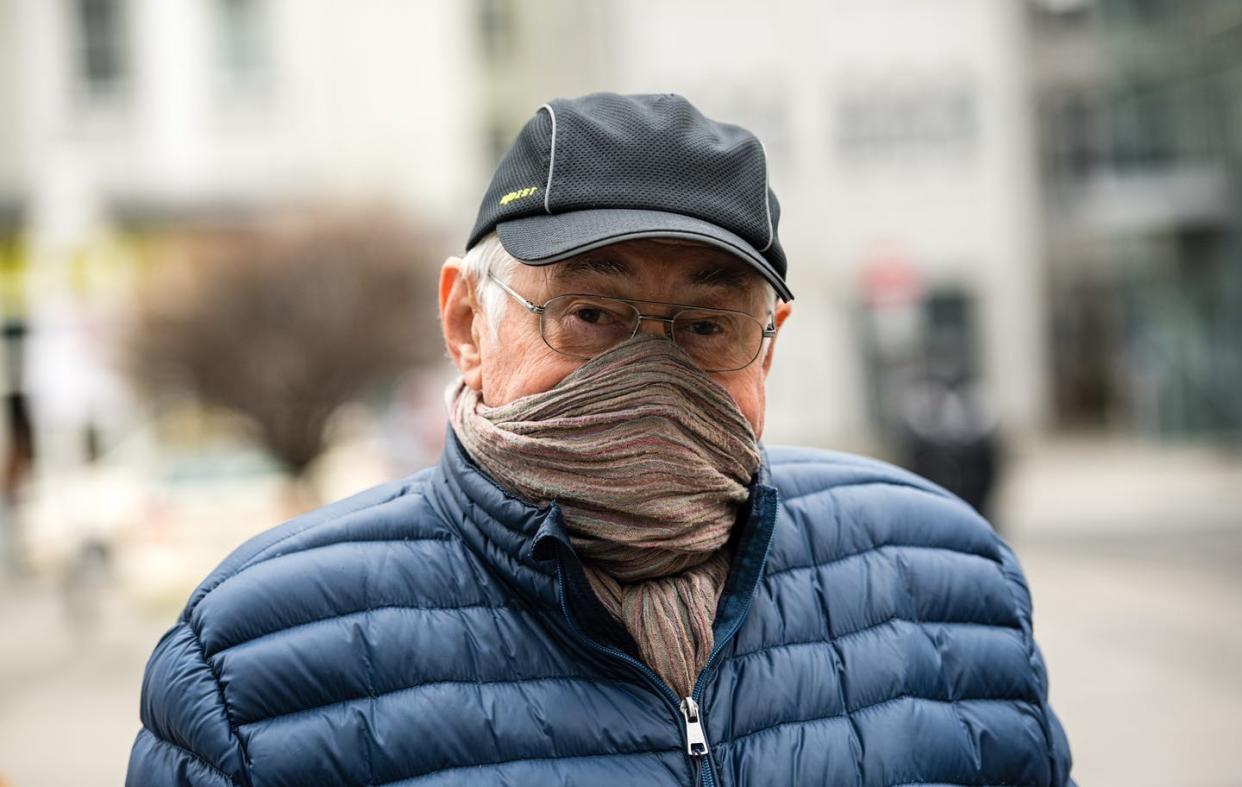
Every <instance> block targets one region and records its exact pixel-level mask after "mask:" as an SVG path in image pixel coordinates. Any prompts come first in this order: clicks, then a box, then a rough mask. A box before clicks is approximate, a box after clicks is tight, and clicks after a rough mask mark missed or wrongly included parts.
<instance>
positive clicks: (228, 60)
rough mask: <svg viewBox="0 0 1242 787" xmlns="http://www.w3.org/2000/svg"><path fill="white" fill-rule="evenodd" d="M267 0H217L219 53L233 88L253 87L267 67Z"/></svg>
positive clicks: (224, 70)
mask: <svg viewBox="0 0 1242 787" xmlns="http://www.w3.org/2000/svg"><path fill="white" fill-rule="evenodd" d="M264 6H265V2H264V0H216V7H217V21H218V27H217V32H218V40H217V46H218V54H219V62H220V66H221V70H222V71H223V72H224V77H225V80H226V83H227V87H228V88H230V89H252V88H255V87H257V86H259V84H260V83H261V81H262V78H263V75H264V72H265V70H266V66H267V51H266V47H265V45H264V44H265V41H266V39H267V36H266V32H265V24H264V12H265V9H264Z"/></svg>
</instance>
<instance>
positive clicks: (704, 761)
mask: <svg viewBox="0 0 1242 787" xmlns="http://www.w3.org/2000/svg"><path fill="white" fill-rule="evenodd" d="M556 573H557V583H556V584H557V596H558V597H559V600H560V602H561V614H563V615H564V616H565V620H566V621H568V623H569V625H570V626H571V627H572V628H573V630H574V633H576V634H578V635H579V639H580V640H582V641H583V642H584V643H586V644H587V645H588V646H589V647H591V648H592V649H594V650H597V651H599V652H600V653H606V654H608V655H609V656H612V657H613V658H615V659H618V660H620V661H622V662H624V663H625V664H626V665H628V666H630V667H632V668H633V669H634V670H635V671H637V672H638V673H639V674H640V675H642V676H643V677H644V678H646V679H647V682H648V683H650V684H651V686H652V687H653V688H655V689H656V691H658V692H659V693H660V696H662V697H664V699H665V701H666V702H667V703H668V705H669V707H670V708H672V709H673V710H674V711H675V712H676V713H678V714H679V715H680V716H681V717H682V719H683V721H684V722H685V732H686V753H687V754H689V755H690V758H691V760H693V761H696V762H701V768H700V771H699V773H700V774H701V777H700V778H701V783H702V784H703V785H706V786H707V787H714V785H715V783H716V782H715V779H714V778H713V776H712V770H711V757H709V756H707V754H708V747H707V736H706V735H705V734H704V732H703V722H702V718H701V716H700V714H699V704H698V701H697V700H695V699H694V698H692V697H685V698H682V699H681V700H680V701H679V700H678V698H677V694H676V693H675V692H674V691H673V690H672V688H670V687H669V685H668V684H667V683H665V682H664V679H663V678H661V677H660V676H659V675H657V674H656V673H655V671H654V670H652V669H651V668H650V667H648V666H647V665H646V664H643V663H642V662H641V661H639V660H638V659H636V658H634V657H633V656H631V655H630V654H628V653H626V652H625V651H623V650H620V649H618V648H614V647H611V646H609V645H604V644H602V643H600V642H596V641H595V640H594V639H593V638H591V637H589V636H587V635H586V633H585V632H583V631H582V629H581V628H579V627H578V624H577V622H576V621H575V620H574V618H573V615H571V614H570V612H569V602H568V599H566V597H565V566H564V563H563V561H562V558H561V557H559V556H558V557H557V559H556ZM709 660H710V659H709ZM699 678H700V680H701V679H702V675H700V676H699Z"/></svg>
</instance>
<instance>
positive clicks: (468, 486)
mask: <svg viewBox="0 0 1242 787" xmlns="http://www.w3.org/2000/svg"><path fill="white" fill-rule="evenodd" d="M759 453H760V460H761V461H760V465H759V470H758V472H756V474H755V477H754V478H753V479H752V481H751V485H750V496H749V498H748V499H747V502H746V503H745V504H744V505H743V506H742V507H741V509H740V510H739V513H738V523H737V526H736V527H735V528H734V533H733V536H732V537H731V539H730V542H729V545H728V548H730V549H732V550H734V553H733V559H732V562H731V566H730V570H729V577H728V579H727V580H726V581H725V588H724V592H723V593H722V594H721V597H720V604H719V606H718V607H717V613H716V623H715V628H716V629H717V630H718V631H719V630H722V629H724V628H727V627H729V626H734V625H740V623H741V618H742V617H744V616H745V614H746V611H747V610H748V609H749V607H750V599H751V597H752V596H753V595H754V590H755V587H756V585H757V584H758V581H759V578H760V577H761V576H762V574H763V567H764V565H765V563H766V561H767V553H768V547H769V545H770V543H771V540H772V539H771V537H772V530H773V528H774V526H775V519H776V509H777V506H778V501H779V495H778V493H777V491H776V488H775V487H773V486H772V485H771V469H770V465H769V462H768V456H767V451H766V450H764V449H763V447H762V446H760V451H759ZM428 490H429V496H430V498H431V502H432V504H433V505H434V506H435V507H436V509H437V511H438V512H439V513H440V515H441V517H442V518H443V519H444V520H445V521H446V522H448V523H450V524H451V525H453V526H454V527H455V528H456V529H457V530H458V531H459V532H460V533H461V535H462V537H463V538H464V539H465V541H466V542H467V544H468V546H470V548H471V549H472V550H473V551H474V552H475V553H476V554H477V555H478V556H479V557H481V558H482V559H483V560H484V561H485V562H487V563H488V564H489V566H490V567H491V568H492V569H493V570H494V571H495V572H496V573H497V574H498V575H499V576H500V578H501V579H502V580H504V581H505V583H506V584H507V585H509V586H510V587H512V588H514V589H516V590H517V591H518V592H519V593H521V594H522V595H523V596H525V597H526V598H527V599H528V600H531V601H535V602H537V603H538V604H540V605H541V606H549V607H553V608H556V609H560V608H561V607H562V598H565V599H567V600H568V603H569V604H570V605H571V606H572V607H573V608H574V610H575V611H576V613H577V615H576V616H577V617H578V619H579V621H580V622H581V623H583V624H584V627H585V628H587V629H588V630H591V633H592V634H594V635H595V636H598V637H602V638H604V639H607V640H612V641H614V642H615V643H616V644H619V645H621V646H622V647H625V648H626V649H627V650H628V649H631V648H632V644H633V643H632V640H630V638H629V635H628V634H627V633H626V632H625V631H624V629H623V628H622V627H621V626H620V625H619V624H616V623H615V621H614V620H613V619H612V617H611V616H610V615H608V614H607V612H605V610H604V607H603V605H602V604H601V603H600V601H599V599H598V598H596V596H595V594H594V593H593V592H591V590H590V587H589V584H588V583H587V581H586V578H585V574H584V573H583V570H582V564H581V561H579V559H578V556H577V553H576V552H575V551H574V548H573V545H572V543H571V542H570V539H569V534H568V532H567V531H566V529H565V522H564V519H563V518H562V516H561V509H560V507H559V506H558V505H557V504H556V503H555V502H553V503H551V504H549V505H547V506H544V507H539V506H535V505H532V504H530V503H528V502H526V501H524V500H522V499H520V498H517V497H515V496H514V495H513V494H512V493H511V492H509V491H508V490H506V489H504V488H503V487H501V486H500V485H499V484H497V483H496V482H495V481H494V480H492V478H491V477H490V476H488V475H487V474H486V473H484V472H483V470H482V469H481V468H479V466H478V465H476V464H475V463H474V460H472V459H471V458H470V455H469V454H468V453H467V452H466V450H465V448H464V447H463V446H462V444H461V441H460V440H458V439H457V435H456V433H455V432H454V431H453V429H452V426H451V425H450V426H449V427H448V428H447V429H446V434H445V439H444V450H443V452H442V453H441V455H440V462H439V465H438V466H437V467H436V470H435V472H434V474H433V475H432V477H431V479H430V483H429V486H428ZM562 581H564V587H562V585H561V582H562ZM562 592H564V596H562Z"/></svg>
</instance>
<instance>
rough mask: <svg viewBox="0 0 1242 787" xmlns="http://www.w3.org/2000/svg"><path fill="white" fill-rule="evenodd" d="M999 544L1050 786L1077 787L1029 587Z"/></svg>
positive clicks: (1009, 551)
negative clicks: (1023, 641) (1026, 654)
mask: <svg viewBox="0 0 1242 787" xmlns="http://www.w3.org/2000/svg"><path fill="white" fill-rule="evenodd" d="M998 541H999V544H1000V548H1001V559H1002V561H1003V569H1004V572H1005V575H1006V576H1007V577H1008V579H1009V584H1010V586H1011V587H1012V588H1013V591H1014V596H1015V599H1016V600H1017V602H1018V605H1019V609H1020V610H1021V614H1022V617H1023V621H1022V625H1023V628H1024V630H1025V634H1026V637H1027V642H1028V643H1029V645H1030V663H1031V668H1032V669H1033V670H1034V671H1035V677H1036V680H1038V681H1039V686H1040V706H1041V708H1042V710H1043V716H1044V719H1043V721H1044V735H1045V737H1046V738H1047V740H1048V759H1049V762H1050V764H1051V767H1052V776H1053V780H1054V781H1053V784H1055V785H1057V787H1077V783H1076V782H1075V781H1074V779H1073V778H1072V777H1071V776H1070V768H1071V766H1072V765H1073V757H1072V756H1071V755H1070V747H1069V739H1068V738H1067V737H1066V735H1065V729H1064V728H1063V727H1062V726H1061V721H1060V719H1058V718H1057V715H1056V713H1055V712H1054V711H1053V710H1052V706H1051V705H1049V704H1048V668H1047V666H1046V665H1045V663H1044V656H1043V653H1042V652H1041V651H1040V649H1039V644H1038V643H1037V642H1035V636H1034V625H1033V623H1032V607H1031V592H1030V588H1029V586H1028V585H1027V582H1026V576H1025V575H1024V574H1023V573H1022V567H1021V565H1019V563H1018V558H1017V556H1016V555H1014V553H1013V550H1012V549H1011V548H1010V547H1009V545H1008V544H1006V543H1005V542H1004V541H1000V540H999V539H998Z"/></svg>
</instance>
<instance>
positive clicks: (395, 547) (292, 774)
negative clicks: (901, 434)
mask: <svg viewBox="0 0 1242 787" xmlns="http://www.w3.org/2000/svg"><path fill="white" fill-rule="evenodd" d="M767 172H768V162H767V159H766V156H765V153H764V149H763V147H762V145H761V144H760V143H759V141H758V140H757V139H756V138H755V137H754V136H753V135H752V134H750V133H749V132H747V131H745V130H744V129H741V128H739V127H737V126H733V125H728V124H724V123H718V122H715V121H712V120H709V119H708V118H706V117H704V116H703V115H702V114H700V113H699V112H698V111H697V110H696V109H695V108H694V107H692V106H691V105H690V104H689V103H688V102H687V101H686V100H685V99H683V98H681V97H679V96H675V95H643V96H618V95H614V94H595V95H591V96H586V97H583V98H578V99H573V100H556V101H553V102H551V103H549V104H546V105H544V106H543V107H541V108H540V109H539V110H538V111H537V112H536V113H535V116H534V117H533V118H532V119H531V120H530V121H529V122H528V123H527V124H526V126H525V127H524V128H523V130H522V132H521V133H520V134H519V136H518V138H517V140H516V142H515V143H514V145H513V147H512V148H511V149H510V150H509V152H508V153H507V154H506V156H505V157H504V159H503V160H502V161H501V163H500V166H499V167H498V169H497V171H496V174H495V175H494V177H493V180H492V183H491V185H490V186H489V188H488V190H487V193H486V195H485V196H484V199H483V204H482V207H481V209H480V211H479V216H478V220H477V222H476V224H475V227H474V230H473V232H472V233H471V236H470V239H469V242H468V243H467V253H466V255H465V258H464V259H457V258H450V259H449V260H448V261H447V262H446V263H445V264H444V267H443V270H442V272H441V279H440V312H441V317H442V322H443V328H444V337H445V341H446V344H447V347H448V351H449V355H450V356H451V358H452V360H453V362H454V363H455V364H456V366H457V368H458V369H459V370H460V372H461V377H460V379H459V380H458V382H457V383H456V384H455V385H454V386H452V388H451V389H450V390H449V391H448V404H449V411H450V422H451V428H450V429H449V430H448V433H447V441H446V445H445V448H444V452H443V455H442V458H441V460H440V463H439V465H438V466H437V467H434V468H430V469H428V470H425V471H423V472H421V473H419V474H417V475H414V476H412V477H410V478H406V479H403V480H400V481H395V482H392V483H389V484H386V485H383V486H380V487H377V488H375V489H372V490H369V491H366V492H363V493H361V494H359V495H357V496H354V497H352V498H349V499H347V500H343V501H341V502H338V503H335V504H333V505H330V506H327V507H325V508H322V509H320V510H317V511H314V512H312V513H309V514H306V515H304V516H302V517H299V518H297V519H295V520H293V521H291V522H288V523H286V524H284V525H282V526H281V527H279V528H276V529H275V530H271V531H269V532H267V533H266V534H264V535H262V536H259V537H258V538H256V539H254V540H253V541H251V542H250V543H248V544H246V545H245V546H243V547H241V548H240V549H239V550H238V551H237V552H235V553H234V554H233V555H232V556H231V557H229V558H228V559H227V560H226V561H225V562H224V563H223V564H222V565H221V566H220V567H219V568H218V569H217V570H216V571H215V572H214V573H212V574H211V576H209V577H208V578H207V579H206V580H205V581H204V582H203V583H202V585H201V586H200V587H199V588H198V589H197V590H196V591H195V592H194V594H193V596H192V597H191V599H190V601H189V603H188V605H187V606H186V609H185V612H184V613H183V614H182V616H181V618H180V619H179V621H178V622H177V624H176V625H175V626H174V627H173V628H172V630H171V631H169V632H168V634H167V635H166V636H165V637H164V638H163V639H162V640H161V641H160V643H159V645H158V646H157V647H156V650H155V653H154V655H153V656H152V658H151V662H150V664H149V665H148V667H147V674H146V680H145V682H144V685H143V698H142V721H143V724H144V727H143V729H142V730H141V732H140V733H139V735H138V739H137V741H136V742H135V745H134V749H133V754H132V757H131V760H130V771H129V784H131V785H173V784H176V785H215V786H220V787H222V786H223V785H250V786H252V787H275V786H276V785H319V784H323V785H336V784H349V785H390V786H395V785H403V786H404V785H411V786H413V785H418V786H419V787H431V786H432V785H450V784H470V785H473V784H488V785H490V784H501V785H539V786H540V787H544V786H545V785H553V784H557V785H588V786H591V785H631V784H632V785H665V784H668V785H673V784H680V785H718V784H719V785H763V786H765V787H767V786H770V785H896V784H902V785H908V784H1022V785H1067V784H1072V781H1071V780H1070V776H1069V771H1070V755H1069V748H1068V745H1067V743H1066V738H1065V734H1064V732H1063V731H1062V729H1061V725H1060V724H1059V723H1058V721H1057V718H1056V716H1055V715H1054V714H1053V712H1052V710H1051V709H1050V708H1049V706H1048V702H1047V683H1048V681H1047V675H1046V672H1045V668H1044V664H1043V661H1042V658H1041V656H1040V652H1039V649H1038V647H1037V646H1036V644H1035V641H1034V639H1033V637H1032V625H1031V614H1030V613H1031V602H1030V597H1029V595H1028V592H1027V587H1026V583H1025V581H1024V579H1023V576H1022V572H1021V570H1020V568H1019V566H1018V563H1017V562H1016V560H1015V559H1014V556H1013V553H1012V552H1011V551H1010V550H1009V548H1008V547H1007V546H1006V545H1005V544H1004V543H1003V542H1002V541H1001V540H1000V539H999V538H998V537H997V536H996V535H995V534H994V533H993V531H992V530H991V528H990V527H989V526H988V524H987V523H986V522H985V521H983V520H982V519H980V518H979V517H978V516H977V515H975V514H974V513H973V512H972V510H971V509H970V508H969V507H968V506H966V505H964V504H963V503H962V502H961V501H959V500H957V499H956V498H954V497H953V496H952V495H950V494H948V493H947V492H945V491H944V490H942V489H940V488H938V487H936V486H934V485H932V484H930V483H928V482H926V481H924V480H922V479H920V478H918V477H916V476H914V475H911V474H910V473H906V472H903V471H901V470H898V469H896V468H894V467H891V466H889V465H886V464H883V463H880V462H876V461H873V460H868V459H862V458H859V457H854V456H848V455H844V454H839V453H831V452H826V451H820V450H811V449H794V448H775V447H773V448H768V449H765V448H764V447H763V446H762V445H761V444H760V443H759V437H760V435H762V433H763V410H764V381H765V378H766V376H767V373H768V370H769V368H770V366H771V364H772V359H773V352H774V347H775V343H776V338H777V335H778V333H779V332H780V330H781V327H782V325H783V324H784V322H785V320H786V318H787V317H788V316H789V313H790V306H789V303H788V301H789V300H791V299H792V297H793V296H792V293H791V292H790V291H789V288H788V286H787V285H786V282H785V272H786V264H785V255H784V252H783V251H782V250H781V246H780V242H779V240H778V237H777V229H778V225H779V219H780V215H779V209H778V205H777V202H776V198H775V195H774V194H773V193H772V191H771V189H770V188H769V187H768V183H767ZM806 406H808V407H815V406H822V403H821V402H819V401H817V400H815V399H814V398H813V392H808V395H807V402H806Z"/></svg>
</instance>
